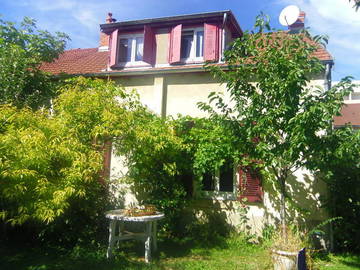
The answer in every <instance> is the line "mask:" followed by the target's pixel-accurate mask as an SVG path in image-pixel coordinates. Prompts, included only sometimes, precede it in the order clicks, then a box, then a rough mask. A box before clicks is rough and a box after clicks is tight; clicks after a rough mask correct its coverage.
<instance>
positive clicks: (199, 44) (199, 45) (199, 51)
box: [196, 31, 204, 57]
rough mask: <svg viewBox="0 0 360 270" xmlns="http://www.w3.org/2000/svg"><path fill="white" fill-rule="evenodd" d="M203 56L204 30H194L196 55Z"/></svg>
mask: <svg viewBox="0 0 360 270" xmlns="http://www.w3.org/2000/svg"><path fill="white" fill-rule="evenodd" d="M203 56H204V31H198V32H196V57H203Z"/></svg>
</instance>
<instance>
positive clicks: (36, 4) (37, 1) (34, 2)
mask: <svg viewBox="0 0 360 270" xmlns="http://www.w3.org/2000/svg"><path fill="white" fill-rule="evenodd" d="M17 4H18V5H22V6H28V7H31V8H34V9H37V10H40V11H51V10H64V9H71V8H73V7H75V5H76V1H75V0H56V1H53V0H26V1H18V2H17Z"/></svg>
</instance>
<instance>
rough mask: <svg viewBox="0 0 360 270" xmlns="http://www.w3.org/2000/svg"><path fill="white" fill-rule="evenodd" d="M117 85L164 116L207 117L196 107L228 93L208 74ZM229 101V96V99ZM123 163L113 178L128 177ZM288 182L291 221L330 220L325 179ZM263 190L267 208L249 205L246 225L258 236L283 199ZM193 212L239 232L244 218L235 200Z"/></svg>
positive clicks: (115, 165)
mask: <svg viewBox="0 0 360 270" xmlns="http://www.w3.org/2000/svg"><path fill="white" fill-rule="evenodd" d="M115 80H116V82H117V83H119V84H122V85H123V86H124V87H125V88H126V89H137V90H138V92H139V94H140V99H141V101H142V102H143V103H144V104H145V105H147V106H148V107H149V108H150V109H152V110H153V111H154V112H156V113H157V114H159V115H162V116H165V115H172V116H175V117H176V115H177V114H183V115H190V116H193V117H202V116H206V115H205V113H204V112H202V111H201V110H199V109H198V107H197V102H199V101H207V96H208V95H209V93H210V92H212V91H217V92H218V91H225V85H220V84H219V83H217V82H216V81H214V79H213V78H212V76H211V75H210V74H209V73H206V72H196V73H178V74H164V75H142V76H127V77H119V78H117V79H115ZM323 82H324V81H323V80H321V79H319V80H314V81H312V82H311V85H312V86H314V85H319V86H323ZM226 99H228V97H226V95H225V100H226ZM121 162H122V160H121V158H119V157H116V156H114V155H113V157H112V164H111V168H112V173H111V175H112V177H113V178H117V177H119V176H121V175H125V174H126V168H125V167H124V166H123V165H122V164H121ZM288 183H289V185H288V191H289V192H290V194H292V195H291V197H292V198H293V204H292V206H289V210H288V213H289V216H290V217H291V219H294V220H296V221H297V222H299V223H300V224H301V223H304V222H305V219H306V222H305V223H308V224H309V223H310V224H317V223H319V222H321V221H322V220H324V219H326V217H327V214H326V211H325V210H324V209H323V208H322V207H321V203H320V200H319V198H320V196H321V195H324V194H325V191H326V186H325V184H324V183H323V182H322V181H321V180H319V179H314V177H313V175H312V174H311V173H310V172H308V171H306V170H299V171H297V172H296V173H295V174H294V176H292V177H290V178H289V179H288ZM263 186H264V190H265V194H264V201H263V203H253V204H247V206H248V212H247V214H246V217H247V225H248V226H246V227H247V229H248V230H250V232H251V233H254V234H260V233H261V230H262V228H263V227H264V225H265V224H275V223H276V222H278V221H279V198H278V196H277V195H276V192H275V189H274V185H273V183H272V182H271V181H268V180H267V181H266V180H265V182H264V184H263ZM121 189H122V191H121V192H120V193H119V194H122V196H123V197H122V198H123V200H124V204H125V205H129V204H131V203H134V202H136V199H135V197H134V196H133V195H131V194H130V193H127V191H124V190H128V189H129V186H128V185H126V184H123V185H122V186H121ZM193 209H194V211H198V213H199V214H200V215H201V213H206V211H207V210H209V209H211V213H212V214H214V213H217V214H219V216H220V217H222V218H224V219H225V220H226V221H227V222H228V223H229V224H230V225H231V226H233V227H234V228H240V227H239V226H240V224H242V223H243V216H242V215H241V214H240V213H241V211H240V209H242V205H241V203H240V202H238V201H236V200H214V199H205V200H200V201H198V202H197V203H195V204H194V205H193ZM215 209H216V210H215ZM300 209H301V210H300ZM208 212H209V211H208ZM242 229H244V226H243V228H242Z"/></svg>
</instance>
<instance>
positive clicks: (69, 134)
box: [0, 78, 140, 240]
mask: <svg viewBox="0 0 360 270" xmlns="http://www.w3.org/2000/svg"><path fill="white" fill-rule="evenodd" d="M137 106H139V107H140V105H139V103H138V101H137V99H136V96H134V95H133V94H131V93H130V94H126V93H125V92H124V91H123V90H122V89H121V88H120V87H118V86H116V85H115V84H114V83H112V82H105V81H102V80H89V79H84V78H78V79H73V80H69V81H66V82H65V83H64V84H63V86H62V87H61V94H60V96H59V97H58V98H57V99H55V100H54V112H53V113H49V112H47V111H43V110H42V111H37V112H33V111H31V110H29V109H26V108H24V109H17V108H15V107H12V106H10V105H2V106H1V109H0V111H1V114H0V123H1V124H0V126H1V128H0V183H1V185H0V198H1V212H0V213H1V218H2V219H3V220H4V221H6V222H8V223H11V224H12V225H23V224H24V223H25V222H27V221H29V222H36V223H37V224H40V227H41V228H44V229H45V230H44V231H43V233H44V234H48V233H54V234H55V235H56V234H58V235H59V236H61V237H62V238H64V234H63V232H64V231H66V232H67V233H66V237H68V238H69V240H74V238H75V237H77V236H79V235H80V233H81V232H94V231H96V229H97V226H96V224H98V223H99V222H101V220H103V219H104V217H103V216H104V214H103V213H104V211H105V209H106V208H107V207H106V205H107V204H108V201H109V196H108V193H107V191H106V190H107V187H106V186H105V185H101V183H100V181H99V176H100V173H101V171H102V167H103V145H104V142H105V141H106V140H107V139H108V138H109V137H111V134H114V133H115V134H118V133H119V132H120V133H121V131H123V130H127V129H128V128H127V127H126V125H127V124H128V123H130V119H132V116H131V114H132V113H133V112H132V110H133V109H134V110H136V108H137ZM119 130H120V131H119ZM117 131H119V132H117ZM71 232H72V233H71ZM54 234H53V235H54Z"/></svg>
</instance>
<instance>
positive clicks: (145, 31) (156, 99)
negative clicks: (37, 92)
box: [42, 11, 360, 233]
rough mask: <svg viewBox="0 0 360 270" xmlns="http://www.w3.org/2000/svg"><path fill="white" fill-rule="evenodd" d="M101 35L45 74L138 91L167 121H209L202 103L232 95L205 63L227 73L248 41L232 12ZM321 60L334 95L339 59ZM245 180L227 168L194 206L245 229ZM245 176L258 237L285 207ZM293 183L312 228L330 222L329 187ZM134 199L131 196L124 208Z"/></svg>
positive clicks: (123, 26) (118, 172) (320, 81)
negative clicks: (236, 45)
mask: <svg viewBox="0 0 360 270" xmlns="http://www.w3.org/2000/svg"><path fill="white" fill-rule="evenodd" d="M304 18H305V14H304V13H302V14H301V17H300V18H299V19H298V21H297V22H296V23H295V24H294V25H293V26H289V28H290V30H294V31H296V30H298V29H299V28H301V27H304ZM100 30H101V32H100V44H99V47H97V48H90V49H72V50H68V51H65V52H64V53H63V54H62V55H60V57H59V58H58V59H57V60H55V61H54V62H53V63H46V64H44V65H43V67H42V69H43V70H45V71H48V72H52V73H53V74H60V73H67V74H70V75H84V76H89V77H100V78H109V79H112V80H114V81H116V82H117V83H119V84H121V85H123V86H124V87H125V88H126V89H137V91H138V93H139V94H140V99H141V101H142V102H143V103H144V104H145V105H147V106H148V107H149V108H150V109H151V110H153V111H154V112H156V113H157V114H158V115H161V116H163V117H165V116H167V115H172V116H176V115H177V114H179V113H180V114H183V115H190V116H194V117H203V116H206V115H205V114H204V112H202V111H200V109H198V107H197V105H196V104H197V102H199V101H206V100H207V97H208V95H209V93H211V92H213V91H224V92H225V90H226V89H225V85H220V84H219V83H218V82H217V81H215V80H214V79H213V77H212V76H211V75H210V74H209V72H207V71H205V70H204V68H203V64H204V62H205V61H211V62H213V63H214V64H216V65H220V66H223V67H224V68H226V64H225V63H224V62H223V61H222V57H223V53H224V50H226V49H227V48H228V46H229V44H230V43H231V42H232V40H234V39H235V38H237V37H240V36H241V35H242V30H241V28H240V26H239V24H238V22H237V20H236V18H235V17H234V15H233V13H232V12H231V11H219V12H209V13H200V14H191V15H181V16H171V17H163V18H153V19H144V20H135V21H120V22H116V20H115V19H113V18H112V14H111V13H109V14H108V17H107V19H106V23H105V24H101V25H100ZM291 32H293V31H289V34H291ZM315 55H316V56H317V57H318V58H319V59H320V60H321V61H322V62H323V64H324V65H325V66H326V69H325V71H324V73H323V74H317V75H316V76H314V78H313V80H312V82H311V84H313V85H320V86H323V87H324V88H325V89H328V88H329V86H330V84H331V67H332V65H333V60H332V58H331V56H330V54H329V53H328V52H327V51H326V50H325V49H323V48H319V49H318V50H317V51H316V53H315ZM359 105H360V104H359ZM106 163H107V166H109V167H111V177H112V178H116V177H121V176H123V174H124V173H126V170H125V168H124V167H123V166H122V164H121V158H120V157H116V156H114V155H112V156H111V158H110V156H108V157H107V159H106ZM240 174H242V172H241V171H238V170H237V169H236V168H235V169H234V168H224V170H223V171H220V172H219V173H218V175H217V176H216V177H215V176H210V177H209V178H207V179H205V180H204V181H205V182H204V185H203V186H204V189H205V190H206V195H207V198H205V199H204V200H199V201H198V203H196V204H195V205H194V208H195V209H198V210H199V211H200V212H201V211H205V210H206V209H210V208H211V209H213V208H214V207H216V208H217V209H218V210H219V211H220V212H221V213H223V215H224V217H225V219H226V220H227V222H228V223H229V224H232V225H234V226H237V225H238V224H240V223H242V220H240V215H239V214H238V213H239V212H238V211H239V207H241V204H240V202H239V194H238V190H239V187H240V188H241V183H240V182H241V179H243V177H241V175H240ZM246 178H247V184H248V185H249V186H248V188H247V191H246V192H245V194H244V196H245V197H247V199H248V206H249V211H248V213H247V225H248V226H247V227H248V228H250V231H251V232H252V233H260V232H261V230H262V228H263V226H264V224H272V223H274V222H275V220H276V219H278V218H279V204H278V203H277V202H276V199H274V198H275V197H276V196H275V197H274V196H273V194H274V189H273V187H272V186H271V185H270V184H263V183H262V181H261V179H260V178H259V177H258V176H256V175H251V174H247V175H246ZM295 178H296V180H297V181H295V180H294V179H295ZM294 179H290V181H289V183H290V184H291V183H296V184H294V185H290V186H289V189H290V190H291V191H292V193H293V199H294V201H295V202H296V203H297V204H298V205H299V206H301V208H304V209H306V210H307V211H309V213H310V214H309V216H308V218H307V222H308V223H310V224H317V223H319V222H321V221H322V220H324V219H325V218H326V217H327V215H326V212H325V210H324V209H323V208H322V205H321V203H320V200H319V198H320V196H321V195H323V194H324V192H325V190H326V187H325V184H324V183H322V182H321V180H318V179H314V177H313V176H312V175H311V174H310V173H309V172H306V171H298V172H297V173H296V175H295V177H294ZM134 199H135V198H134V197H133V196H132V195H131V194H128V196H125V204H128V203H130V202H131V201H132V200H134ZM290 213H291V214H292V215H294V216H296V215H297V214H296V213H295V212H294V213H292V212H290Z"/></svg>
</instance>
